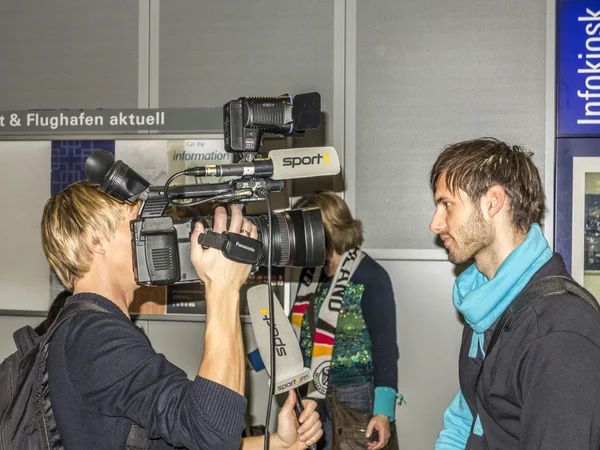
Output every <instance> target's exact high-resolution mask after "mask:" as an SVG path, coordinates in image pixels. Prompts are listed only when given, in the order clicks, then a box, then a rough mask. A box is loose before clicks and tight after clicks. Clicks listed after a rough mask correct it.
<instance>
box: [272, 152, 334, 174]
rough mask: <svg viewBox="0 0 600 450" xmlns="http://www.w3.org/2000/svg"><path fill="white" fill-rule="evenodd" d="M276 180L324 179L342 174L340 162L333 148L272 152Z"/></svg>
mask: <svg viewBox="0 0 600 450" xmlns="http://www.w3.org/2000/svg"><path fill="white" fill-rule="evenodd" d="M269 158H270V159H271V160H272V161H273V176H272V177H271V178H273V179H274V180H293V179H297V178H310V177H322V176H328V175H337V174H338V173H340V160H339V159H338V154H337V152H336V151H335V148H333V147H304V148H289V149H284V150H271V151H270V152H269Z"/></svg>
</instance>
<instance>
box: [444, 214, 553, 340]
mask: <svg viewBox="0 0 600 450" xmlns="http://www.w3.org/2000/svg"><path fill="white" fill-rule="evenodd" d="M551 257H552V250H550V247H549V246H548V241H546V238H544V235H543V234H542V230H541V229H540V227H539V225H538V224H533V225H532V226H531V229H530V230H529V233H527V237H526V238H525V241H524V242H523V243H522V244H521V245H519V246H518V247H517V248H516V249H514V250H513V251H512V253H511V254H510V255H508V257H507V258H506V259H505V260H504V262H503V263H502V264H501V265H500V267H499V268H498V271H497V272H496V274H495V275H494V278H492V279H491V280H488V279H487V278H486V277H485V275H483V274H482V273H481V272H479V271H478V270H477V267H476V266H475V264H473V265H472V266H470V267H469V268H468V269H467V270H465V271H464V272H463V273H462V274H460V276H459V277H458V278H457V279H456V282H455V283H454V292H453V301H454V307H455V308H456V309H457V310H458V311H459V312H460V313H461V314H462V315H463V316H464V318H465V320H466V321H467V323H468V324H469V326H470V327H471V328H472V329H473V331H474V332H475V333H477V334H482V333H483V332H485V330H487V329H488V328H489V327H490V326H491V325H492V324H493V323H494V322H495V321H496V320H497V319H498V318H499V317H500V316H501V315H502V313H503V312H504V310H505V309H506V308H507V307H508V305H510V303H511V302H512V301H513V300H514V298H515V297H516V296H517V295H518V294H519V293H520V292H521V291H522V290H523V288H524V287H525V285H526V284H527V283H528V282H529V280H531V277H533V275H534V274H535V273H536V272H537V271H538V270H539V269H540V267H542V266H543V265H544V264H546V262H548V260H549V259H550V258H551ZM480 339H481V338H480Z"/></svg>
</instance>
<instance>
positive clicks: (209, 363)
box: [190, 205, 257, 395]
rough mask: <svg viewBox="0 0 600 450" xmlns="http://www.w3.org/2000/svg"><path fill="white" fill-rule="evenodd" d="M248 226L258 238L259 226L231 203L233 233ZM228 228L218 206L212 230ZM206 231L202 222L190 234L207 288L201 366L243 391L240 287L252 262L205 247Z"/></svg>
mask: <svg viewBox="0 0 600 450" xmlns="http://www.w3.org/2000/svg"><path fill="white" fill-rule="evenodd" d="M242 229H245V230H246V231H248V232H250V237H252V238H253V239H256V238H257V230H256V226H254V225H252V224H251V223H250V222H248V221H247V220H244V219H243V216H242V211H241V209H240V208H239V207H237V206H235V205H232V206H231V219H230V222H229V229H228V231H229V232H230V233H239V232H240V230H242ZM225 230H227V212H226V211H225V208H223V207H219V208H217V209H216V211H215V216H214V219H213V231H214V232H216V233H221V232H223V231H225ZM203 231H204V227H203V226H202V224H201V223H200V222H198V223H196V228H195V229H194V232H193V233H192V236H191V238H190V239H191V260H192V263H193V265H194V268H195V269H196V272H197V273H198V276H199V277H200V279H201V280H202V281H203V282H204V285H205V288H206V308H207V311H206V333H205V338H204V357H203V358H202V362H201V364H200V368H199V369H198V375H199V376H200V377H202V378H206V379H208V380H211V381H214V382H215V383H218V384H221V385H223V386H226V387H228V388H229V389H231V390H233V391H235V392H237V393H238V394H241V395H244V375H245V364H244V345H243V342H242V329H241V324H240V317H239V303H240V288H241V287H242V285H243V284H244V283H245V282H246V280H247V279H248V275H249V274H250V265H248V264H240V263H236V262H234V261H231V260H229V259H227V258H225V256H223V254H222V252H221V251H220V250H217V249H214V248H209V249H204V248H202V246H201V245H200V244H198V237H199V236H200V234H201V233H202V232H203Z"/></svg>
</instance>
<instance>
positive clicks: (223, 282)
mask: <svg viewBox="0 0 600 450" xmlns="http://www.w3.org/2000/svg"><path fill="white" fill-rule="evenodd" d="M226 230H227V212H226V210H225V208H223V207H222V206H219V207H218V208H217V209H216V210H215V215H214V219H213V231H214V232H215V233H222V232H223V231H226ZM204 231H205V230H204V227H203V225H202V224H201V223H200V222H197V223H196V227H195V228H194V232H193V233H192V236H191V238H190V239H191V247H192V250H191V255H190V256H191V260H192V264H193V265H194V268H195V269H196V272H197V273H198V277H199V278H200V279H201V280H202V281H203V282H204V284H205V285H206V288H207V289H211V288H217V289H228V290H229V289H234V290H239V289H240V288H241V287H242V285H243V284H244V283H245V282H246V280H247V279H248V275H249V274H250V270H251V266H250V265H249V264H241V263H236V262H234V261H231V260H229V259H227V258H226V257H225V256H224V255H223V253H222V252H221V251H220V250H217V249H214V248H208V249H205V248H203V247H202V246H201V245H200V244H198V236H199V235H200V234H201V233H203V232H204ZM227 231H229V232H230V233H238V234H239V233H243V234H246V235H248V233H249V234H250V237H251V238H252V239H256V238H257V237H258V233H257V230H256V226H255V225H253V224H251V223H250V222H249V221H248V220H246V219H244V217H243V215H242V210H241V209H240V208H239V207H238V206H236V205H232V206H231V219H230V222H229V229H228V230H227Z"/></svg>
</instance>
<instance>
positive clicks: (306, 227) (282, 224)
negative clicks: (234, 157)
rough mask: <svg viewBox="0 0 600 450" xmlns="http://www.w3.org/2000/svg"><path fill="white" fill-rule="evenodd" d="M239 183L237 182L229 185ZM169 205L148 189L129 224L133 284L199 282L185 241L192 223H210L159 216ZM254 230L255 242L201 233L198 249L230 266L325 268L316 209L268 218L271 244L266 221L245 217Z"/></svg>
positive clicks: (159, 193)
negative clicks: (213, 251)
mask: <svg viewBox="0 0 600 450" xmlns="http://www.w3.org/2000/svg"><path fill="white" fill-rule="evenodd" d="M234 181H238V182H239V181H240V180H234ZM167 204H168V202H167V201H166V200H165V196H164V192H163V190H162V188H150V190H149V191H148V196H147V198H145V199H143V203H142V206H141V208H140V212H139V214H138V218H137V219H135V220H132V221H131V235H132V246H133V255H134V256H133V258H134V261H133V263H134V273H135V279H136V282H137V283H139V284H143V285H147V286H162V285H172V284H181V283H192V282H197V281H199V279H198V275H197V273H196V270H195V269H194V266H193V265H192V262H191V260H190V256H189V255H190V251H191V243H190V236H191V234H192V232H193V230H194V226H195V224H196V222H197V221H201V222H202V224H203V225H204V227H205V229H208V228H210V224H211V218H210V217H196V218H193V219H186V220H173V219H172V218H171V217H170V216H168V215H165V214H164V210H165V208H166V206H167ZM246 218H247V219H248V220H249V221H250V222H252V223H253V224H255V225H256V227H257V230H258V239H251V238H249V237H246V236H242V235H239V234H229V233H222V234H217V233H212V232H208V233H204V234H202V235H200V239H201V241H200V243H201V244H203V245H206V246H207V247H215V248H218V249H220V250H221V251H222V252H223V254H224V255H225V256H226V257H228V258H229V259H232V260H234V261H238V262H242V263H246V264H252V265H255V266H266V265H267V261H268V252H269V251H270V252H271V260H272V265H274V266H297V267H316V266H321V265H323V264H324V262H325V231H324V227H323V219H322V217H321V211H320V210H319V209H317V208H304V209H298V210H289V211H285V212H283V213H275V214H272V217H271V219H272V220H271V222H272V230H273V232H272V234H273V239H272V240H271V241H269V240H268V238H267V237H268V235H269V227H268V216H247V217H246Z"/></svg>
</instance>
